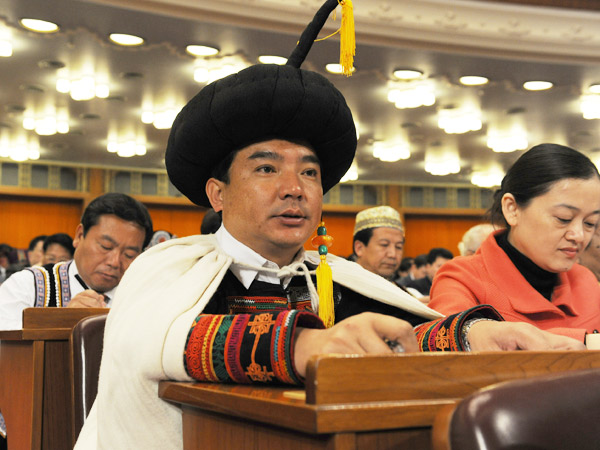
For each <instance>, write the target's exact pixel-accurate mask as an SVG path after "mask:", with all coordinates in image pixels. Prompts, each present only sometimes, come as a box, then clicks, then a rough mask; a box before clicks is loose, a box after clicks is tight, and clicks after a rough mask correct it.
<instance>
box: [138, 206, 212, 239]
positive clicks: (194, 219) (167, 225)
mask: <svg viewBox="0 0 600 450" xmlns="http://www.w3.org/2000/svg"><path fill="white" fill-rule="evenodd" d="M146 206H147V207H148V211H149V212H150V216H151V217H152V224H153V225H154V229H155V230H166V231H168V232H169V233H171V234H175V235H177V236H178V237H184V236H191V235H193V234H200V224H201V223H202V218H203V217H204V213H205V210H203V209H201V208H200V207H185V206H183V207H179V206H158V205H146Z"/></svg>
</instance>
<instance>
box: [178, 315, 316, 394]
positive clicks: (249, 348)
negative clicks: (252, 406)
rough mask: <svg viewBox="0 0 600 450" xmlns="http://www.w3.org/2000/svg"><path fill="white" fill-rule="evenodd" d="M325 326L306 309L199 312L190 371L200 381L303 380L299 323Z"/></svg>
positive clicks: (187, 357)
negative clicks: (296, 343) (296, 341)
mask: <svg viewBox="0 0 600 450" xmlns="http://www.w3.org/2000/svg"><path fill="white" fill-rule="evenodd" d="M298 325H299V326H303V327H309V328H323V323H322V322H321V320H320V319H319V318H318V316H316V315H315V314H313V313H311V312H306V311H298V310H291V311H283V312H279V313H277V312H265V313H260V314H236V315H199V316H198V317H197V318H196V320H195V321H194V323H193V324H192V328H191V330H190V333H189V335H188V340H187V343H186V349H185V352H184V364H185V368H186V371H187V373H188V374H189V375H190V376H191V377H193V378H195V379H197V380H200V381H216V382H235V383H252V382H263V383H268V382H282V383H292V384H301V382H302V381H301V378H300V376H299V375H298V373H297V371H296V369H295V367H294V364H293V360H294V354H293V337H294V330H295V328H296V326H298Z"/></svg>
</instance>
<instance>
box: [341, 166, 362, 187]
mask: <svg viewBox="0 0 600 450" xmlns="http://www.w3.org/2000/svg"><path fill="white" fill-rule="evenodd" d="M356 180H358V170H357V169H356V166H355V165H354V164H352V165H351V166H350V168H349V169H348V172H346V174H345V175H344V176H343V177H342V179H341V180H340V183H345V182H346V181H356Z"/></svg>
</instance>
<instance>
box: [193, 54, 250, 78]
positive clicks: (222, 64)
mask: <svg viewBox="0 0 600 450" xmlns="http://www.w3.org/2000/svg"><path fill="white" fill-rule="evenodd" d="M246 67H247V64H246V62H245V60H243V59H242V58H240V57H239V56H236V55H231V56H226V57H223V58H211V59H197V60H196V64H195V67H194V81H196V82H197V83H212V82H213V81H216V80H219V79H221V78H224V77H226V76H228V75H231V74H233V73H237V72H239V71H240V70H242V69H245V68H246Z"/></svg>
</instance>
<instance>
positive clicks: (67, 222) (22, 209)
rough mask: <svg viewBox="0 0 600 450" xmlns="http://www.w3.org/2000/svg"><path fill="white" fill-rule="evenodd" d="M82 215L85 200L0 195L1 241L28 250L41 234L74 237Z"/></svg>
mask: <svg viewBox="0 0 600 450" xmlns="http://www.w3.org/2000/svg"><path fill="white" fill-rule="evenodd" d="M81 213H82V201H81V200H77V199H60V200H59V199H55V198H35V197H29V198H28V197H19V198H14V197H3V196H0V242H5V243H7V244H9V245H11V246H13V247H15V248H27V246H28V245H29V241H30V240H31V239H32V238H34V237H35V236H38V235H40V234H54V233H67V234H68V235H70V236H71V237H73V236H74V234H75V228H77V225H78V224H79V220H80V218H81Z"/></svg>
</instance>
